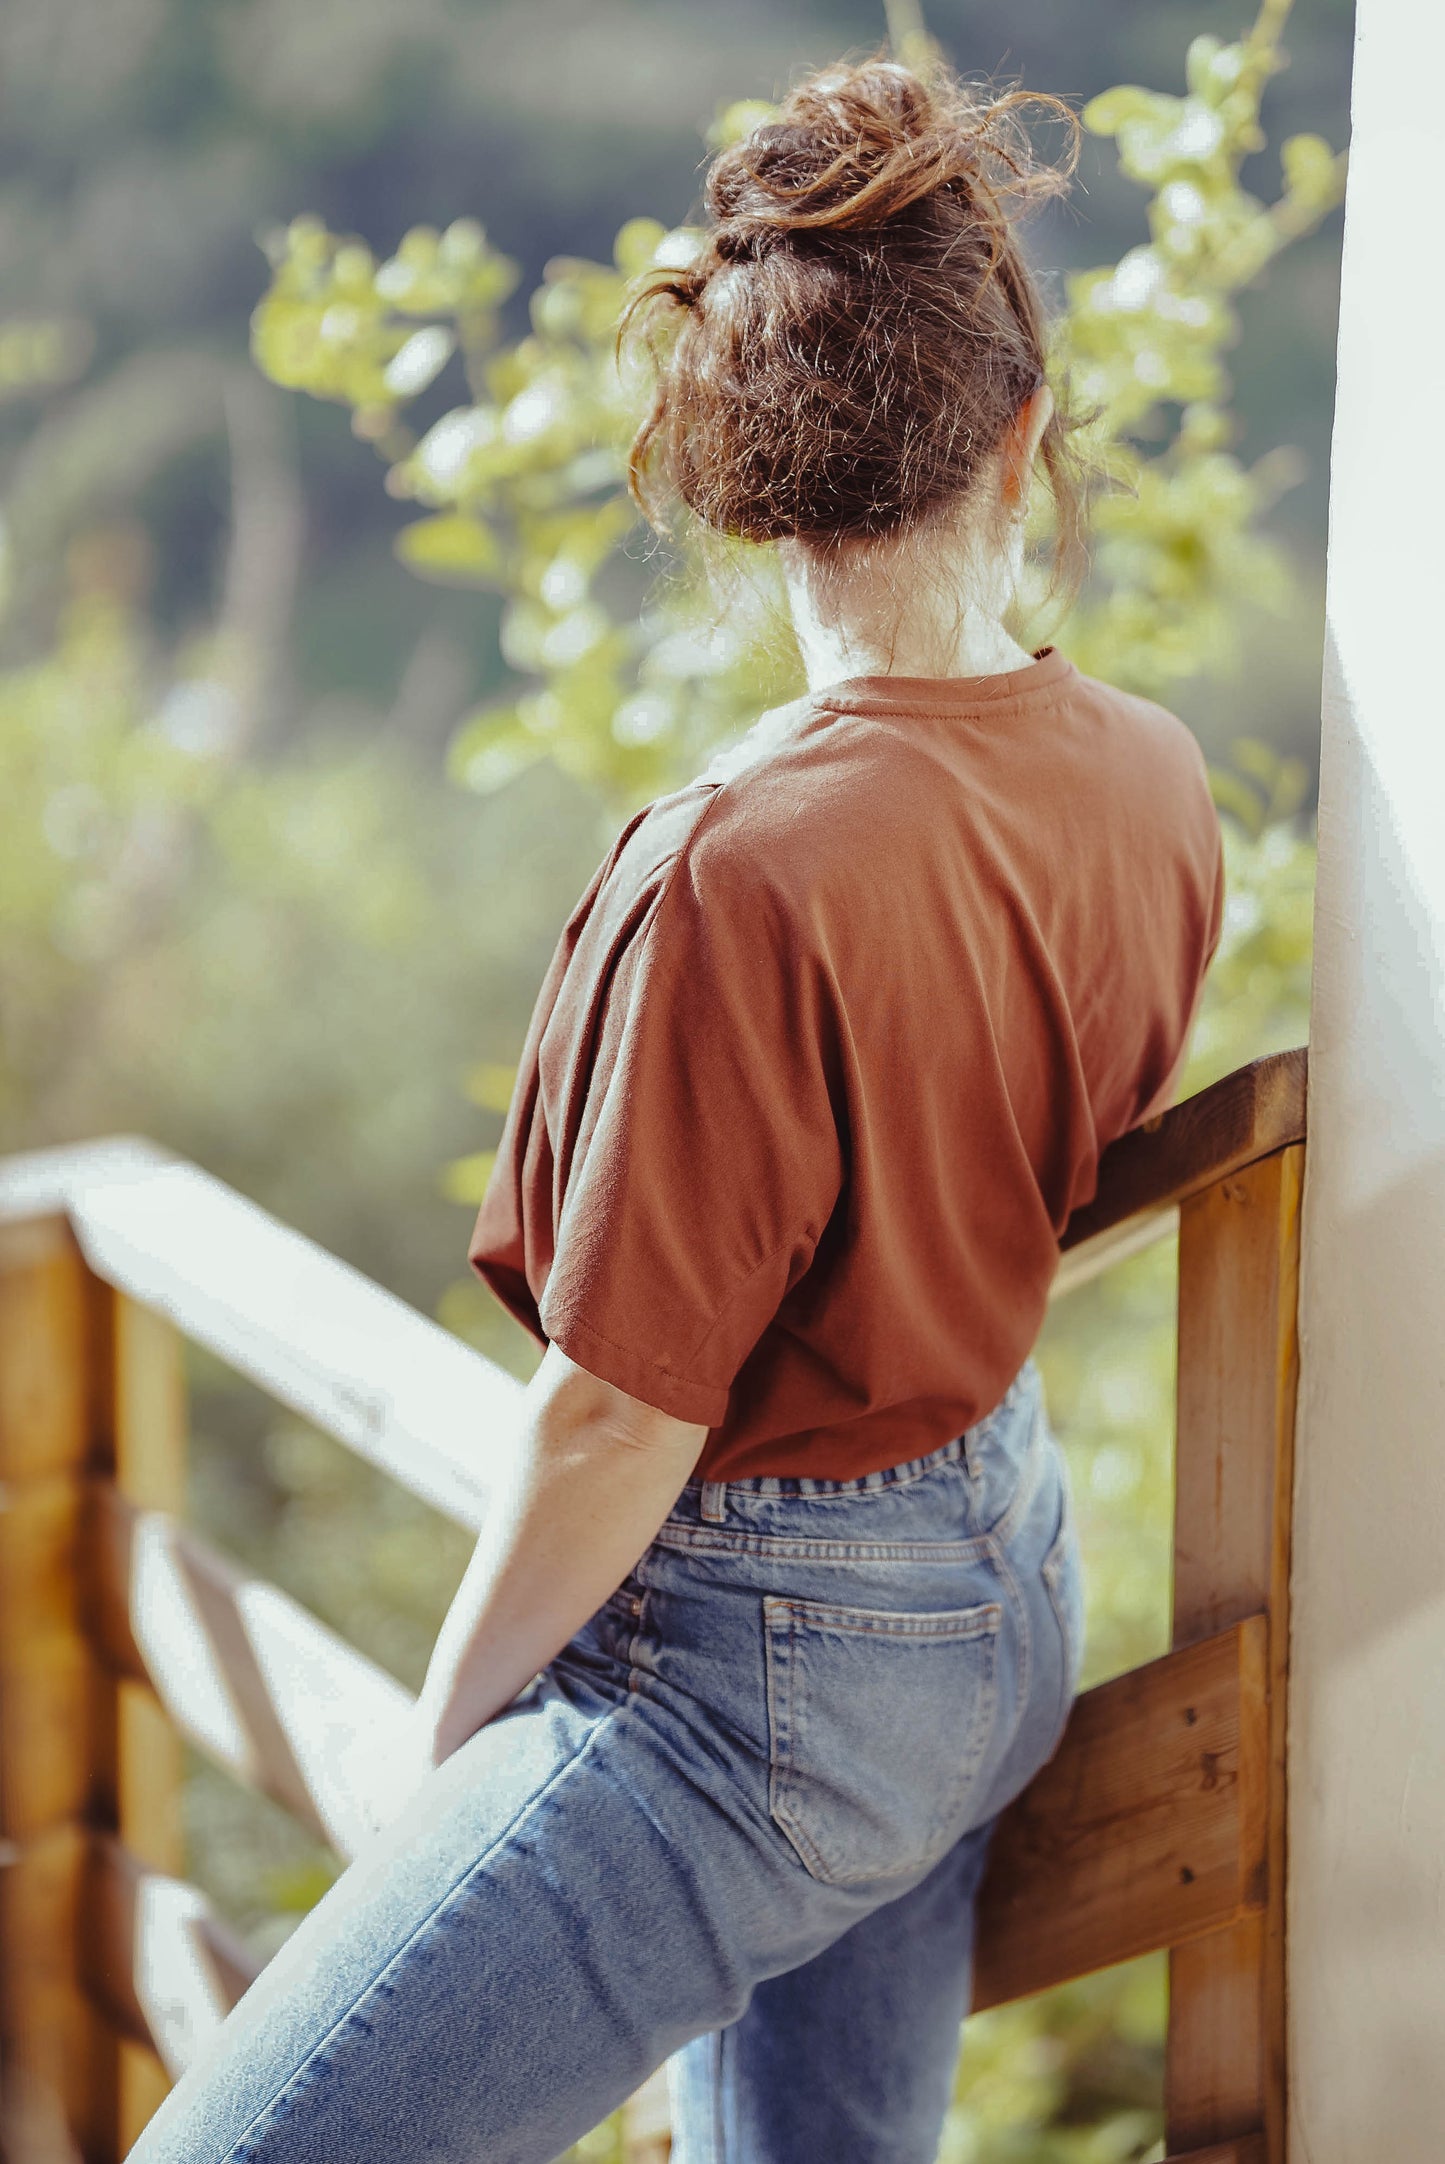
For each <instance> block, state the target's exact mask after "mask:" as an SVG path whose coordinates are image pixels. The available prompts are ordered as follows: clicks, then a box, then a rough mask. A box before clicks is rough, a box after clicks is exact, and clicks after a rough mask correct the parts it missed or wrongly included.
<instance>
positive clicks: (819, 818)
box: [470, 648, 1224, 1479]
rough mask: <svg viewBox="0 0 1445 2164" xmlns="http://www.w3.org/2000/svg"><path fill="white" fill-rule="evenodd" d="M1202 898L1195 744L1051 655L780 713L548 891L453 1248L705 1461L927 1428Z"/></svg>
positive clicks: (1036, 1239) (992, 1388) (1036, 1237)
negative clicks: (570, 891)
mask: <svg viewBox="0 0 1445 2164" xmlns="http://www.w3.org/2000/svg"><path fill="white" fill-rule="evenodd" d="M1223 900H1224V895H1223V864H1222V855H1221V846H1220V832H1219V824H1218V820H1217V818H1216V815H1215V811H1214V806H1213V803H1212V801H1211V797H1210V792H1209V787H1208V783H1207V780H1206V775H1205V766H1204V761H1203V758H1202V756H1201V754H1200V751H1199V748H1198V746H1197V744H1196V742H1195V740H1194V738H1193V736H1192V735H1191V734H1190V732H1189V731H1188V729H1186V727H1185V726H1184V724H1183V723H1182V722H1180V721H1178V720H1177V719H1176V718H1175V717H1174V716H1173V715H1171V714H1169V713H1166V712H1165V711H1164V710H1163V709H1162V708H1160V707H1157V706H1154V705H1151V704H1150V703H1149V702H1147V701H1146V700H1143V699H1139V698H1134V697H1131V696H1129V695H1127V694H1125V693H1123V692H1119V691H1116V690H1113V689H1111V688H1110V687H1109V686H1108V685H1105V684H1102V683H1099V682H1096V681H1095V680H1094V679H1092V678H1090V677H1087V676H1085V675H1083V674H1081V673H1080V671H1079V670H1077V669H1076V668H1075V667H1074V665H1073V664H1072V663H1071V662H1070V661H1068V660H1067V659H1066V658H1065V656H1064V655H1063V654H1062V653H1061V652H1060V651H1059V650H1058V649H1057V648H1047V649H1045V651H1044V652H1043V654H1042V655H1041V656H1039V657H1038V658H1037V659H1036V660H1035V661H1034V662H1033V663H1032V664H1031V665H1029V666H1027V667H1024V668H1021V669H1017V670H1014V671H1012V672H1010V673H1009V674H1006V675H999V676H984V677H972V678H947V679H934V678H903V677H860V678H855V679H853V680H851V681H849V682H847V683H842V684H837V685H833V686H831V687H830V688H829V689H828V690H826V691H823V692H819V693H815V694H812V695H810V696H808V697H806V698H803V699H801V700H798V701H796V702H795V703H794V704H792V705H791V706H787V707H784V708H780V709H776V710H774V711H773V712H772V713H770V714H767V715H764V716H763V718H762V720H761V721H760V722H759V723H758V725H757V727H756V728H755V729H754V730H752V731H750V732H749V734H748V736H747V737H745V738H744V739H743V740H742V743H741V744H740V745H738V746H736V747H734V748H733V750H732V751H731V752H729V753H725V754H723V755H721V756H720V757H719V758H718V759H717V760H715V761H714V762H713V765H712V766H711V767H709V768H708V769H707V770H705V772H704V773H703V774H701V775H700V776H699V777H698V778H697V779H696V780H694V781H692V782H690V783H688V784H687V785H686V786H685V787H683V788H680V789H677V790H674V791H673V792H671V793H670V794H669V795H666V796H662V797H659V798H658V799H657V800H656V801H655V802H654V803H652V804H650V805H648V806H647V807H646V808H645V809H644V810H642V811H641V812H639V813H638V814H637V815H636V817H635V818H633V819H632V820H631V821H630V822H629V823H628V824H627V825H626V826H625V827H624V828H623V830H622V832H621V834H620V835H619V836H618V838H617V841H616V842H615V844H614V845H613V847H612V849H611V850H610V851H609V853H608V855H607V857H606V859H605V860H604V862H603V863H602V864H601V865H599V867H598V869H597V871H596V872H595V873H594V875H593V877H592V879H591V881H590V882H589V884H588V887H587V890H586V892H585V893H584V894H583V896H582V898H581V900H580V901H579V903H578V904H577V907H576V908H575V909H574V910H573V912H572V915H571V917H570V918H569V919H568V921H567V924H566V926H565V928H564V930H563V932H562V935H561V938H560V940H559V942H558V945H557V949H556V952H555V954H554V956H553V958H552V961H551V964H550V966H549V968H548V971H547V975H546V978H545V980H544V982H543V985H542V989H541V992H540V994H539V997H538V1000H537V1005H536V1010H535V1012H534V1014H533V1017H532V1021H531V1025H530V1028H529V1030H528V1033H527V1039H526V1044H525V1047H524V1050H523V1053H522V1059H521V1064H520V1068H519V1072H518V1077H517V1084H516V1088H515V1091H514V1094H513V1097H512V1102H511V1106H510V1109H509V1111H508V1114H507V1120H506V1125H505V1127H504V1130H503V1133H502V1138H501V1143H500V1146H499V1149H498V1153H497V1160H496V1164H495V1167H494V1169H493V1172H492V1176H491V1180H490V1182H489V1184H488V1187H487V1192H486V1195H485V1198H484V1200H483V1203H482V1207H481V1211H480V1214H479V1217H478V1219H477V1227H476V1232H475V1235H474V1237H473V1241H472V1246H471V1251H470V1252H471V1260H472V1263H473V1264H474V1266H475V1268H476V1269H477V1270H478V1272H479V1273H480V1275H481V1276H482V1277H483V1278H484V1279H485V1281H486V1282H487V1284H489V1285H490V1286H491V1288H492V1290H493V1291H494V1292H495V1293H496V1294H497V1295H498V1297H499V1298H500V1299H501V1300H502V1301H503V1302H504V1304H505V1305H506V1306H507V1307H508V1308H510V1310H511V1311H512V1313H513V1314H514V1315H516V1316H517V1317H518V1318H519V1319H520V1320H521V1321H522V1322H523V1323H524V1324H525V1325H526V1326H527V1328H528V1329H529V1330H530V1331H532V1332H533V1334H534V1335H535V1336H536V1337H538V1338H539V1339H540V1340H541V1341H542V1342H544V1343H545V1342H546V1341H547V1340H548V1339H551V1340H554V1341H555V1342H556V1343H557V1344H558V1345H560V1346H561V1348H562V1350H563V1351H564V1352H565V1353H567V1354H569V1355H570V1357H571V1358H572V1359H573V1360H575V1361H577V1362H578V1364H579V1365H580V1366H582V1367H584V1368H587V1369H588V1370H590V1372H591V1373H592V1374H594V1375H598V1376H601V1377H603V1378H604V1379H605V1380H607V1381H609V1382H612V1383H615V1384H617V1385H618V1386H619V1387H620V1388H622V1389H623V1390H625V1391H627V1392H629V1393H630V1394H631V1395H632V1396H633V1397H636V1398H640V1399H641V1400H642V1401H643V1402H644V1403H645V1404H648V1405H654V1406H657V1407H659V1408H660V1409H661V1410H663V1411H664V1412H669V1413H673V1414H675V1415H677V1416H678V1417H679V1418H681V1419H684V1420H693V1421H700V1422H703V1423H705V1424H706V1425H707V1427H708V1428H709V1429H710V1430H711V1432H710V1434H709V1435H708V1438H707V1442H706V1445H705V1447H704V1451H703V1455H702V1460H701V1467H700V1470H701V1472H702V1474H703V1475H704V1476H706V1477H708V1478H712V1479H726V1478H728V1477H738V1478H740V1477H744V1476H747V1475H753V1474H759V1473H780V1474H797V1473H802V1474H812V1475H814V1476H817V1477H821V1478H826V1479H851V1478H853V1477H855V1476H857V1475H858V1474H861V1473H864V1472H869V1471H872V1470H874V1469H875V1468H878V1467H881V1466H885V1465H892V1464H897V1463H898V1462H900V1461H901V1460H903V1459H905V1458H911V1457H916V1456H920V1455H922V1454H923V1453H925V1452H927V1451H930V1450H934V1449H937V1448H938V1446H939V1445H940V1444H942V1443H944V1442H946V1441H947V1440H948V1438H949V1437H950V1436H953V1435H956V1434H958V1433H959V1432H960V1431H961V1430H962V1429H964V1428H965V1427H967V1426H969V1425H970V1424H971V1423H972V1422H974V1421H976V1420H978V1419H981V1418H982V1417H983V1416H984V1415H985V1414H986V1413H988V1412H990V1411H991V1410H992V1408H993V1407H994V1406H995V1405H996V1404H997V1403H998V1401H999V1400H1000V1398H1001V1397H1002V1396H1003V1394H1004V1391H1005V1390H1006V1388H1007V1386H1008V1384H1009V1382H1010V1380H1011V1379H1012V1377H1013V1375H1014V1374H1015V1373H1016V1371H1017V1369H1018V1368H1019V1366H1020V1364H1021V1362H1022V1361H1023V1359H1024V1357H1025V1356H1026V1354H1027V1353H1028V1352H1029V1350H1030V1348H1031V1347H1032V1345H1033V1343H1034V1340H1035V1337H1036V1335H1037V1333H1038V1330H1039V1326H1040V1323H1041V1321H1042V1319H1043V1314H1044V1308H1045V1303H1046V1297H1047V1293H1048V1288H1049V1283H1050V1280H1051V1279H1052V1277H1053V1274H1054V1269H1055V1266H1056V1264H1057V1262H1058V1253H1059V1250H1058V1235H1059V1233H1060V1231H1061V1229H1062V1227H1063V1226H1064V1224H1065V1222H1066V1220H1067V1219H1068V1216H1069V1213H1070V1212H1071V1211H1072V1210H1074V1209H1076V1208H1077V1207H1078V1205H1079V1204H1080V1203H1083V1202H1087V1201H1088V1200H1089V1199H1090V1197H1091V1196H1092V1195H1093V1193H1094V1189H1095V1185H1096V1177H1097V1167H1098V1160H1099V1154H1100V1152H1101V1150H1102V1149H1103V1148H1104V1146H1105V1145H1106V1144H1107V1143H1109V1142H1111V1141H1112V1140H1113V1139H1114V1137H1115V1136H1116V1135H1120V1134H1122V1133H1123V1132H1124V1131H1125V1130H1126V1129H1127V1128H1129V1127H1132V1126H1134V1125H1135V1124H1136V1123H1137V1122H1138V1121H1139V1120H1141V1119H1143V1118H1145V1117H1147V1116H1148V1115H1149V1114H1150V1113H1151V1112H1155V1111H1158V1110H1160V1109H1161V1108H1162V1107H1163V1106H1165V1105H1166V1104H1168V1103H1169V1102H1170V1101H1171V1099H1172V1096H1173V1092H1174V1089H1175V1086H1176V1084H1177V1080H1178V1075H1179V1070H1180V1068H1181V1066H1182V1064H1183V1059H1184V1054H1185V1051H1186V1049H1187V1039H1188V1036H1189V1031H1190V1027H1191V1024H1192V1021H1193V1017H1194V1013H1195V1010H1196V1006H1197V1003H1198V998H1199V992H1200V988H1201V983H1202V979H1203V976H1204V972H1205V969H1206V967H1207V965H1208V962H1209V961H1210V959H1211V957H1212V955H1213V952H1214V949H1215V947H1216V945H1217V943H1218V938H1219V929H1220V920H1221V914H1222V909H1223Z"/></svg>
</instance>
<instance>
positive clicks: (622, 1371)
mask: <svg viewBox="0 0 1445 2164" xmlns="http://www.w3.org/2000/svg"><path fill="white" fill-rule="evenodd" d="M544 1305H545V1303H544ZM542 1327H543V1329H544V1330H545V1331H546V1333H547V1336H548V1338H549V1339H550V1340H551V1342H552V1343H553V1344H554V1345H559V1346H560V1347H561V1348H562V1351H563V1352H564V1353H566V1355H567V1357H568V1359H569V1360H575V1361H576V1363H577V1365H578V1367H581V1368H586V1370H587V1372H588V1374H589V1375H595V1376H596V1377H597V1378H598V1380H599V1381H600V1382H604V1383H612V1384H614V1385H615V1386H616V1388H617V1389H619V1390H625V1391H626V1392H627V1394H628V1396H629V1397H632V1398H637V1399H638V1400H639V1401H640V1402H641V1403H642V1404H643V1405H651V1406H652V1407H653V1408H654V1410H655V1411H657V1412H660V1413H669V1414H671V1416H672V1418H673V1419H674V1420H690V1421H695V1422H698V1423H700V1424H701V1425H703V1426H705V1427H709V1428H716V1427H720V1426H721V1425H722V1423H723V1421H724V1420H725V1419H726V1417H727V1409H728V1394H727V1392H726V1390H718V1389H715V1388H714V1387H713V1386H712V1385H711V1384H708V1383H697V1382H689V1381H688V1380H687V1379H686V1377H685V1376H681V1375H671V1374H669V1373H668V1372H667V1370H666V1369H665V1368H660V1367H658V1366H656V1364H655V1363H654V1362H653V1361H651V1360H649V1359H647V1358H646V1356H645V1355H644V1354H641V1353H636V1352H633V1351H632V1350H631V1349H630V1348H629V1347H628V1346H626V1345H616V1344H614V1343H613V1342H612V1340H611V1339H610V1338H605V1337H602V1336H601V1335H600V1334H599V1333H598V1332H597V1331H596V1330H593V1329H592V1328H591V1327H590V1326H589V1325H588V1324H587V1323H585V1322H583V1321H582V1320H581V1318H580V1317H579V1316H576V1315H566V1316H563V1317H561V1318H552V1317H549V1316H547V1315H545V1314H544V1315H543V1317H542Z"/></svg>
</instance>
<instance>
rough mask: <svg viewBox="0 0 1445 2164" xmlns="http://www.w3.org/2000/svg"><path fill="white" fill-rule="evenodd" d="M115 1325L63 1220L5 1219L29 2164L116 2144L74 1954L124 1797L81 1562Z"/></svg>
mask: <svg viewBox="0 0 1445 2164" xmlns="http://www.w3.org/2000/svg"><path fill="white" fill-rule="evenodd" d="M104 1325H105V1312H104V1307H103V1304H102V1303H98V1302H97V1300H96V1298H95V1288H94V1287H93V1284H92V1282H91V1281H90V1279H89V1277H88V1274H87V1273H86V1271H85V1269H84V1266H83V1264H82V1261H81V1258H80V1254H79V1252H78V1250H77V1248H76V1246H75V1243H74V1241H73V1240H72V1239H71V1238H70V1235H69V1233H68V1231H67V1230H66V1228H65V1226H64V1225H63V1224H54V1223H39V1224H31V1223H26V1224H10V1225H4V1226H0V1500H3V1508H0V1838H3V1839H4V1841H5V1843H6V1853H7V1859H8V1860H7V1863H6V1866H5V1868H4V1870H3V1871H0V2095H3V2106H4V2118H5V2123H4V2126H3V2128H0V2147H5V2148H6V2150H7V2153H13V2154H15V2155H16V2156H17V2158H18V2159H21V2160H22V2164H38V2160H39V2159H40V2158H41V2157H42V2156H49V2155H53V2156H56V2157H59V2156H61V2155H63V2154H64V2151H65V2147H66V2145H67V2144H69V2145H70V2148H71V2151H72V2154H73V2153H74V2152H76V2151H78V2152H79V2153H80V2155H81V2156H83V2157H84V2159H85V2160H86V2164H108V2160H109V2159H111V2158H112V2157H114V2155H115V2154H116V2153H117V2135H118V2129H117V2120H116V2103H117V2081H118V2069H117V2063H116V2050H115V2044H114V2040H113V2038H112V2037H111V2035H110V2033H109V2032H108V2030H107V2029H106V2026H105V2024H104V2023H103V2022H101V2021H100V2020H99V2019H98V2018H97V2017H96V2015H95V2014H94V2012H93V2010H92V2008H91V2007H90V2005H89V2003H88V2001H87V2000H86V1998H85V1995H84V1993H83V1991H82V1990H81V1986H80V1979H79V1973H78V1963H77V1958H76V1946H77V1929H78V1919H79V1874H80V1866H81V1860H82V1857H83V1853H84V1831H83V1821H84V1820H85V1819H86V1818H89V1817H104V1815H105V1814H106V1813H108V1812H109V1811H110V1810H112V1809H113V1807H114V1797H115V1721H116V1707H115V1693H114V1690H113V1688H112V1687H111V1685H110V1682H109V1679H108V1678H107V1676H106V1675H105V1672H104V1670H103V1669H102V1667H101V1666H100V1664H99V1662H98V1661H97V1660H96V1659H95V1657H94V1655H93V1654H92V1651H91V1648H90V1645H89V1641H88V1639H87V1637H86V1633H85V1627H84V1618H83V1615H82V1611H81V1603H80V1595H79V1579H78V1569H77V1566H78V1559H79V1549H80V1526H81V1504H82V1497H83V1493H84V1485H85V1481H86V1477H87V1474H88V1472H89V1471H90V1470H92V1469H94V1468H98V1467H100V1466H102V1465H104V1463H105V1462H106V1459H107V1455H108V1452H109V1447H110V1436H109V1433H108V1428H107V1423H106V1419H105V1407H106V1403H107V1393H106V1390H105V1387H104V1381H105V1375H106V1373H107V1372H108V1360H109V1346H108V1342H107V1339H106V1335H105V1327H104ZM22 2145H23V2147H22Z"/></svg>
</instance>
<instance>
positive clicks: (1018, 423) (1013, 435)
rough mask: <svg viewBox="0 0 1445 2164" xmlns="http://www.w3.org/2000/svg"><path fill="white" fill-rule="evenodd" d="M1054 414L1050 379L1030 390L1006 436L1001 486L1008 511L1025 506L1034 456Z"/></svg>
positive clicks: (1001, 493) (1036, 454)
mask: <svg viewBox="0 0 1445 2164" xmlns="http://www.w3.org/2000/svg"><path fill="white" fill-rule="evenodd" d="M1053 414H1054V394H1053V392H1052V391H1051V390H1050V388H1049V386H1048V384H1047V383H1041V384H1040V385H1039V387H1038V389H1037V390H1036V391H1031V392H1030V393H1029V396H1028V397H1027V398H1026V399H1025V400H1024V402H1023V404H1022V405H1021V406H1020V407H1019V410H1018V412H1017V413H1016V414H1015V415H1014V417H1013V420H1012V421H1011V422H1010V424H1009V428H1008V432H1007V434H1006V435H1005V437H1004V439H1003V478H1002V481H1001V483H1000V490H999V493H1000V495H1001V497H1002V499H1003V505H1004V509H1005V510H1006V511H1017V510H1020V509H1021V508H1022V506H1023V503H1024V499H1025V498H1026V497H1027V495H1028V489H1029V477H1030V475H1031V474H1032V472H1033V470H1034V460H1035V459H1036V458H1037V456H1038V450H1039V445H1040V444H1041V443H1042V442H1043V438H1044V430H1045V429H1046V428H1047V427H1048V425H1049V422H1050V421H1051V420H1052V419H1053Z"/></svg>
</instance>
